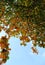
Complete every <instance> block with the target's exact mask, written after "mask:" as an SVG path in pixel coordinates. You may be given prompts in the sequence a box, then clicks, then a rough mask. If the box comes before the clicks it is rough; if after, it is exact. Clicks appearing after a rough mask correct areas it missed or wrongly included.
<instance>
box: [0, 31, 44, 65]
mask: <svg viewBox="0 0 45 65" xmlns="http://www.w3.org/2000/svg"><path fill="white" fill-rule="evenodd" d="M2 35H3V36H4V35H6V34H5V32H4V31H2V32H1V33H0V37H1V36H2ZM9 43H10V48H11V51H10V54H9V57H10V58H9V60H8V61H7V62H6V63H5V64H3V65H45V49H43V48H39V47H37V48H38V50H39V54H38V55H37V54H33V53H32V51H31V43H32V42H29V43H27V46H26V47H24V46H20V40H19V39H18V38H14V37H11V38H10V39H9Z"/></svg>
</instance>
